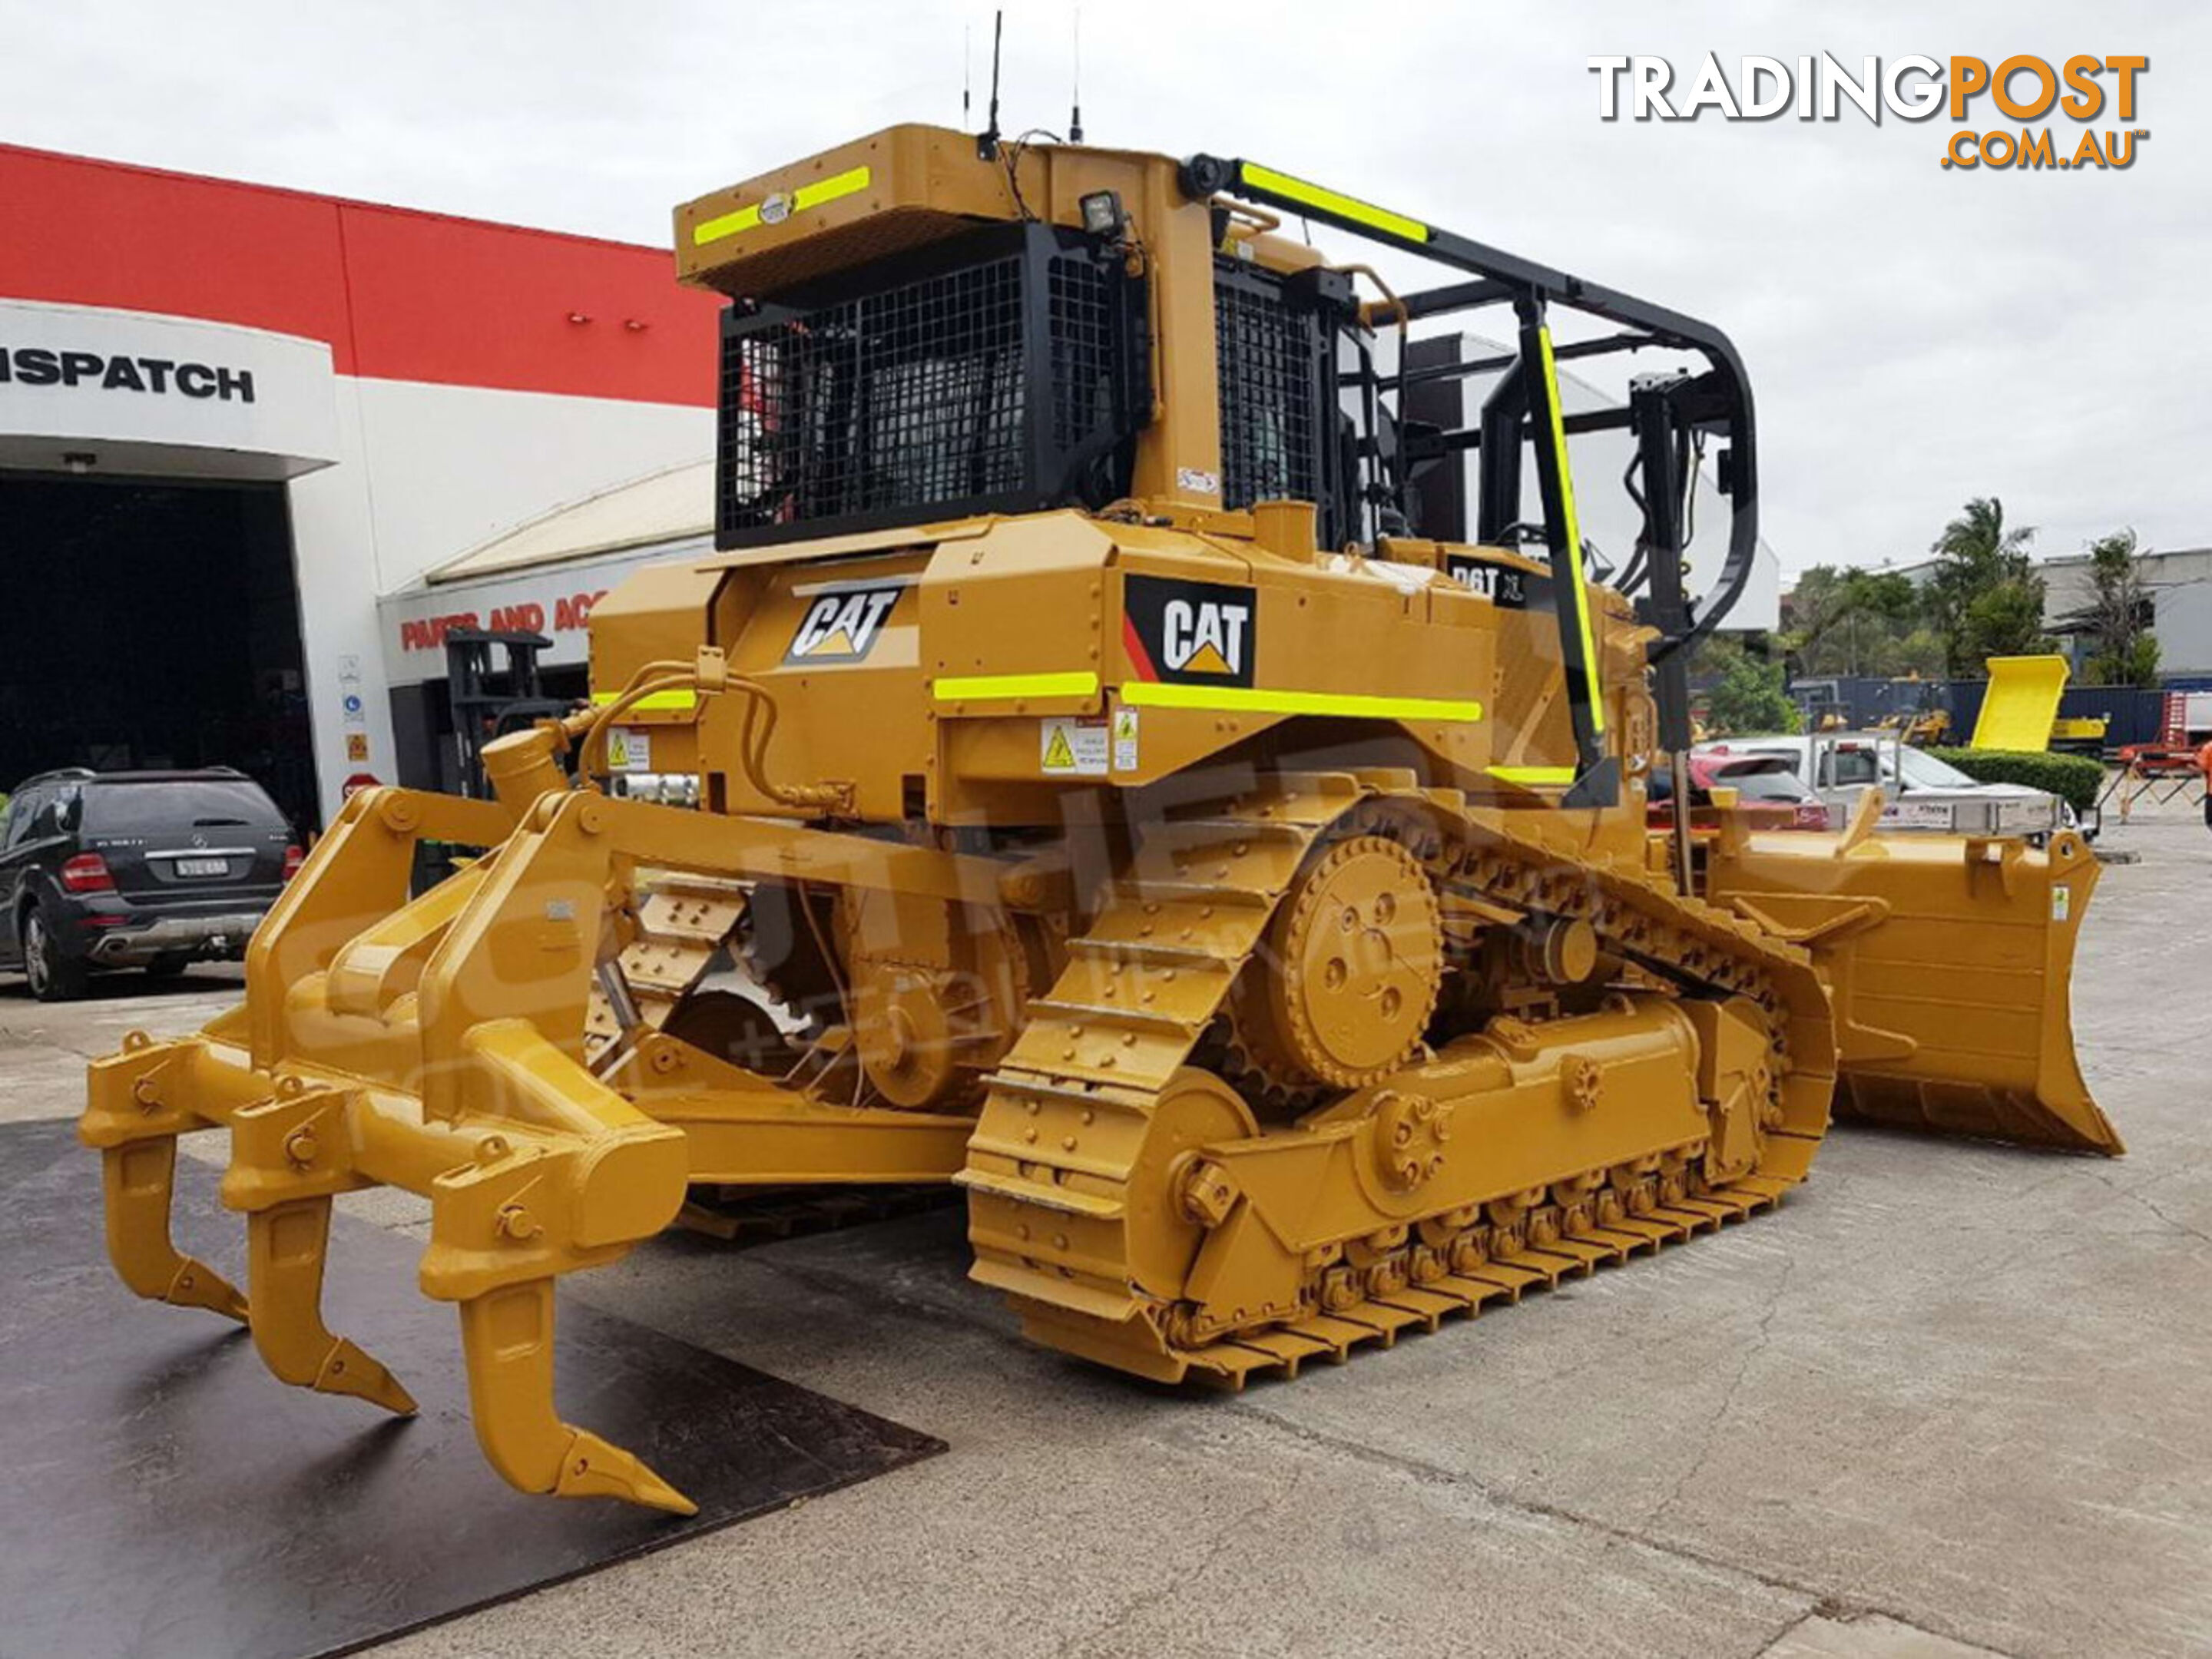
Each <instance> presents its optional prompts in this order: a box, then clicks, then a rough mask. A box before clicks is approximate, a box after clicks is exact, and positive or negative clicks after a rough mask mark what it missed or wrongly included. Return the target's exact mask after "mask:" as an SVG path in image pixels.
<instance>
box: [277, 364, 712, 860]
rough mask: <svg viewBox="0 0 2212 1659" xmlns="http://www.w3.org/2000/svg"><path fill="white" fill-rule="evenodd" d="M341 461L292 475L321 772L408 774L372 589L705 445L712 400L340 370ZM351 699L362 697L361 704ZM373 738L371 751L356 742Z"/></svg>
mask: <svg viewBox="0 0 2212 1659" xmlns="http://www.w3.org/2000/svg"><path fill="white" fill-rule="evenodd" d="M337 410H338V450H339V455H340V462H339V465H337V466H336V467H334V468H332V469H331V471H328V472H325V473H321V474H318V475H317V476H315V477H309V478H303V479H300V480H298V481H296V482H295V483H294V484H293V485H292V489H291V495H292V523H293V545H294V547H295V550H296V555H297V558H298V561H299V573H300V625H301V634H302V635H303V640H304V643H305V646H306V649H307V692H308V697H309V702H310V707H311V709H312V711H313V725H314V734H315V736H314V742H315V771H316V775H317V777H318V778H319V780H320V783H321V788H322V800H323V811H324V813H325V817H328V816H330V815H331V814H334V813H335V812H336V811H337V809H338V806H339V805H340V804H341V797H342V793H343V787H344V783H345V780H346V779H347V778H348V777H349V776H351V775H355V774H356V773H367V774H368V775H371V776H374V777H375V778H377V779H379V780H380V781H384V782H386V783H389V782H391V781H393V780H394V778H395V777H396V776H397V775H398V762H397V758H396V756H395V752H394V749H393V744H392V707H391V697H390V695H389V681H388V678H387V674H386V661H387V653H386V644H385V640H384V637H383V624H382V623H381V622H380V615H379V611H378V600H379V599H380V597H381V596H382V595H384V594H386V593H388V592H392V590H394V589H396V588H398V587H400V586H404V585H405V584H406V583H408V582H410V581H412V580H414V579H415V578H416V577H417V576H419V575H420V574H422V572H423V571H424V570H426V569H428V568H430V567H432V566H434V565H438V564H442V563H444V562H446V561H447V560H449V559H451V558H453V556H456V555H457V554H459V553H463V552H465V551H466V550H468V549H470V548H471V547H473V546H475V545H476V544H477V543H479V542H481V541H483V540H485V539H486V538H489V537H490V536H492V535H494V534H495V533H496V532H499V531H501V530H504V529H507V527H509V526H512V525H513V524H515V523H518V522H519V521H520V520H525V519H529V518H534V517H536V516H537V515H538V514H539V513H544V511H546V510H547V509H548V508H549V507H554V506H556V505H558V504H560V503H562V502H563V501H572V500H574V499H575V498H576V497H578V496H580V495H589V494H591V493H592V492H593V491H595V490H599V489H605V488H606V487H607V486H608V485H610V484H614V483H623V482H625V481H627V480H629V479H630V478H633V477H638V476H639V475H641V474H642V473H646V472H651V471H656V470H658V469H659V468H662V467H665V466H669V465H674V464H675V463H677V462H678V461H684V460H692V459H697V458H698V457H699V456H701V455H704V454H708V453H712V451H713V448H714V411H713V410H708V409H694V408H689V407H679V406H672V405H668V404H638V403H628V402H623V401H619V400H617V399H613V398H563V397H554V396H549V395H546V394H543V393H538V392H494V391H487V390H484V389H483V388H482V387H476V386H432V385H427V384H422V383H418V382H413V381H401V380H358V379H353V378H350V377H340V379H339V380H338V381H337ZM349 697H353V698H358V700H359V702H358V706H357V707H353V706H349V702H348V699H349ZM356 738H365V739H366V740H367V744H368V759H367V760H366V761H365V762H364V761H362V760H359V759H356V758H355V757H354V756H353V755H352V754H351V753H349V742H350V741H352V740H354V739H356Z"/></svg>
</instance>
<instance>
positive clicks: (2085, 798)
mask: <svg viewBox="0 0 2212 1659" xmlns="http://www.w3.org/2000/svg"><path fill="white" fill-rule="evenodd" d="M1928 752H1929V754H1931V755H1933V756H1935V757H1936V759H1937V760H1941V761H1948V762H1949V763H1951V764H1952V765H1954V766H1955V767H1957V768H1958V769H1960V771H1961V772H1964V773H1965V774H1966V775H1967V776H1968V777H1970V778H1972V779H1973V780H1974V781H1975V782H1977V783H2024V784H2026V785H2027V787H2029V788H2031V789H2042V790H2046V791H2048V792H2049V793H2051V794H2054V795H2056V796H2057V797H2058V798H2059V799H2061V800H2064V801H2069V802H2071V803H2072V804H2073V807H2074V810H2075V811H2076V812H2081V813H2087V812H2088V811H2090V810H2091V809H2093V807H2094V806H2095V805H2097V796H2098V793H2099V792H2100V791H2101V790H2102V789H2103V788H2104V787H2105V768H2104V764H2103V763H2102V762H2100V761H2095V760H2092V759H2091V758H2090V757H2088V756H2087V755H2051V754H2042V755H2038V754H2029V753H2026V752H2023V751H2021V750H2016V749H1931V750H1929V751H1928Z"/></svg>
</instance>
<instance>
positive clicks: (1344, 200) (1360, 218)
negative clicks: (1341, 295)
mask: <svg viewBox="0 0 2212 1659" xmlns="http://www.w3.org/2000/svg"><path fill="white" fill-rule="evenodd" d="M1243 172H1244V182H1245V183H1246V184H1248V185H1253V186H1255V188H1257V189H1260V190H1271V191H1274V192H1275V194H1276V195H1278V196H1287V197H1290V198H1291V200H1292V201H1294V202H1304V203H1305V204H1307V205H1308V206H1309V207H1317V208H1319V209H1321V210H1322V212H1324V213H1334V214H1335V215H1337V216H1339V217H1340V218H1345V219H1350V220H1352V221H1354V222H1357V223H1359V224H1363V225H1367V226H1370V227H1371V228H1374V229H1376V230H1380V231H1385V232H1388V233H1389V234H1390V235H1393V236H1396V237H1400V238H1402V239H1403V240H1406V241H1408V242H1425V241H1427V240H1429V228H1428V227H1427V226H1426V225H1425V224H1423V223H1422V222H1420V221H1419V219H1408V218H1407V216H1405V215H1404V214H1402V213H1393V212H1391V211H1390V210H1389V208H1379V207H1376V205H1375V204H1373V203H1372V202H1363V201H1361V200H1360V199H1359V198H1358V197H1356V196H1345V195H1340V194H1339V193H1338V192H1337V191H1333V190H1324V189H1322V186H1321V185H1311V184H1308V183H1307V182H1306V181H1305V180H1304V179H1293V178H1292V177H1291V175H1290V174H1289V173H1278V172H1276V171H1275V170H1274V168H1273V167H1261V166H1260V165H1259V163H1257V162H1256V161H1247V162H1245V163H1244V169H1243Z"/></svg>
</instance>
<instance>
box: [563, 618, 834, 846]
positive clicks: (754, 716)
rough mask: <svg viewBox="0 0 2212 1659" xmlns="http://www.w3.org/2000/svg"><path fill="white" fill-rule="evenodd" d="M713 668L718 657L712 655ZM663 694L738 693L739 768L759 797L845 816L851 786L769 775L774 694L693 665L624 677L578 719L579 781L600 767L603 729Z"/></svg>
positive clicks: (650, 667) (649, 667)
mask: <svg viewBox="0 0 2212 1659" xmlns="http://www.w3.org/2000/svg"><path fill="white" fill-rule="evenodd" d="M712 654H713V658H714V665H716V669H717V670H718V671H714V672H709V671H706V670H705V669H702V665H700V664H698V663H685V662H676V661H662V662H649V663H647V664H645V665H643V666H642V667H641V668H640V669H639V670H638V671H636V672H635V673H634V674H632V675H631V676H630V677H629V681H628V683H627V684H624V685H623V689H622V690H620V691H618V692H617V693H616V694H615V696H614V699H613V701H612V702H608V703H607V704H605V706H604V707H602V708H596V709H593V710H592V712H591V713H590V714H588V715H586V716H579V717H577V718H578V719H579V720H580V722H581V723H580V726H577V727H576V728H575V729H576V732H577V744H576V748H577V752H576V770H577V773H578V775H580V776H584V777H591V776H593V775H597V774H598V773H599V772H600V771H602V770H604V769H605V746H606V732H607V728H608V727H609V726H611V725H612V724H613V723H614V721H615V720H617V718H618V717H619V716H621V715H622V714H626V713H628V712H629V710H630V709H632V708H636V707H637V706H638V704H640V703H641V702H644V701H645V700H646V699H647V697H650V696H654V695H655V694H656V693H659V692H662V691H692V692H708V693H712V692H718V691H738V692H743V693H744V696H745V698H746V708H745V718H744V725H743V726H740V727H739V728H738V766H739V768H740V769H742V770H743V772H744V775H745V781H746V782H748V783H750V785H751V786H752V787H753V788H754V789H755V790H756V791H757V792H758V793H761V794H763V795H765V796H767V797H768V799H770V800H772V801H775V803H777V804H778V805H782V806H789V807H793V808H794V809H797V810H799V811H828V812H832V813H838V814H844V813H849V812H850V811H851V810H852V806H853V786H852V785H851V784H849V783H843V782H821V783H778V782H777V781H775V779H774V778H772V777H770V776H769V772H768V750H769V744H770V742H771V741H773V739H774V738H775V723H776V717H777V710H776V702H775V695H774V694H773V693H772V692H770V691H769V689H768V688H767V687H766V686H764V685H763V684H761V683H760V682H759V681H758V680H755V679H750V678H746V677H745V676H744V675H741V674H731V673H727V672H725V671H719V666H720V661H721V655H720V653H719V652H716V653H712Z"/></svg>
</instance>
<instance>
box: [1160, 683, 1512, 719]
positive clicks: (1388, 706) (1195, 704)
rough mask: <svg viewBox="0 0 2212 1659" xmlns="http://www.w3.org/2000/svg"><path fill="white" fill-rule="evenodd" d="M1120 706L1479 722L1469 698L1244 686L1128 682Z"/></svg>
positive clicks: (1479, 713) (1476, 704)
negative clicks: (1381, 695) (1389, 695)
mask: <svg viewBox="0 0 2212 1659" xmlns="http://www.w3.org/2000/svg"><path fill="white" fill-rule="evenodd" d="M1121 701H1122V702H1126V703H1132V704H1134V705H1135V706H1137V707H1139V708H1216V709H1220V710H1223V711H1224V712H1232V711H1233V712H1236V713H1240V714H1243V713H1249V714H1352V715H1357V716H1359V717H1361V718H1364V719H1366V720H1449V721H1454V722H1462V723H1463V722H1465V721H1468V720H1480V719H1481V718H1482V705H1481V704H1480V703H1479V702H1475V701H1474V699H1473V698H1466V699H1461V698H1457V697H1376V696H1366V695H1364V694H1362V693H1359V692H1352V691H1276V690H1267V689H1266V688H1263V687H1257V686H1243V685H1171V684H1167V683H1166V682H1164V681H1154V680H1130V681H1128V682H1127V684H1124V685H1123V686H1122V687H1121Z"/></svg>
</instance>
